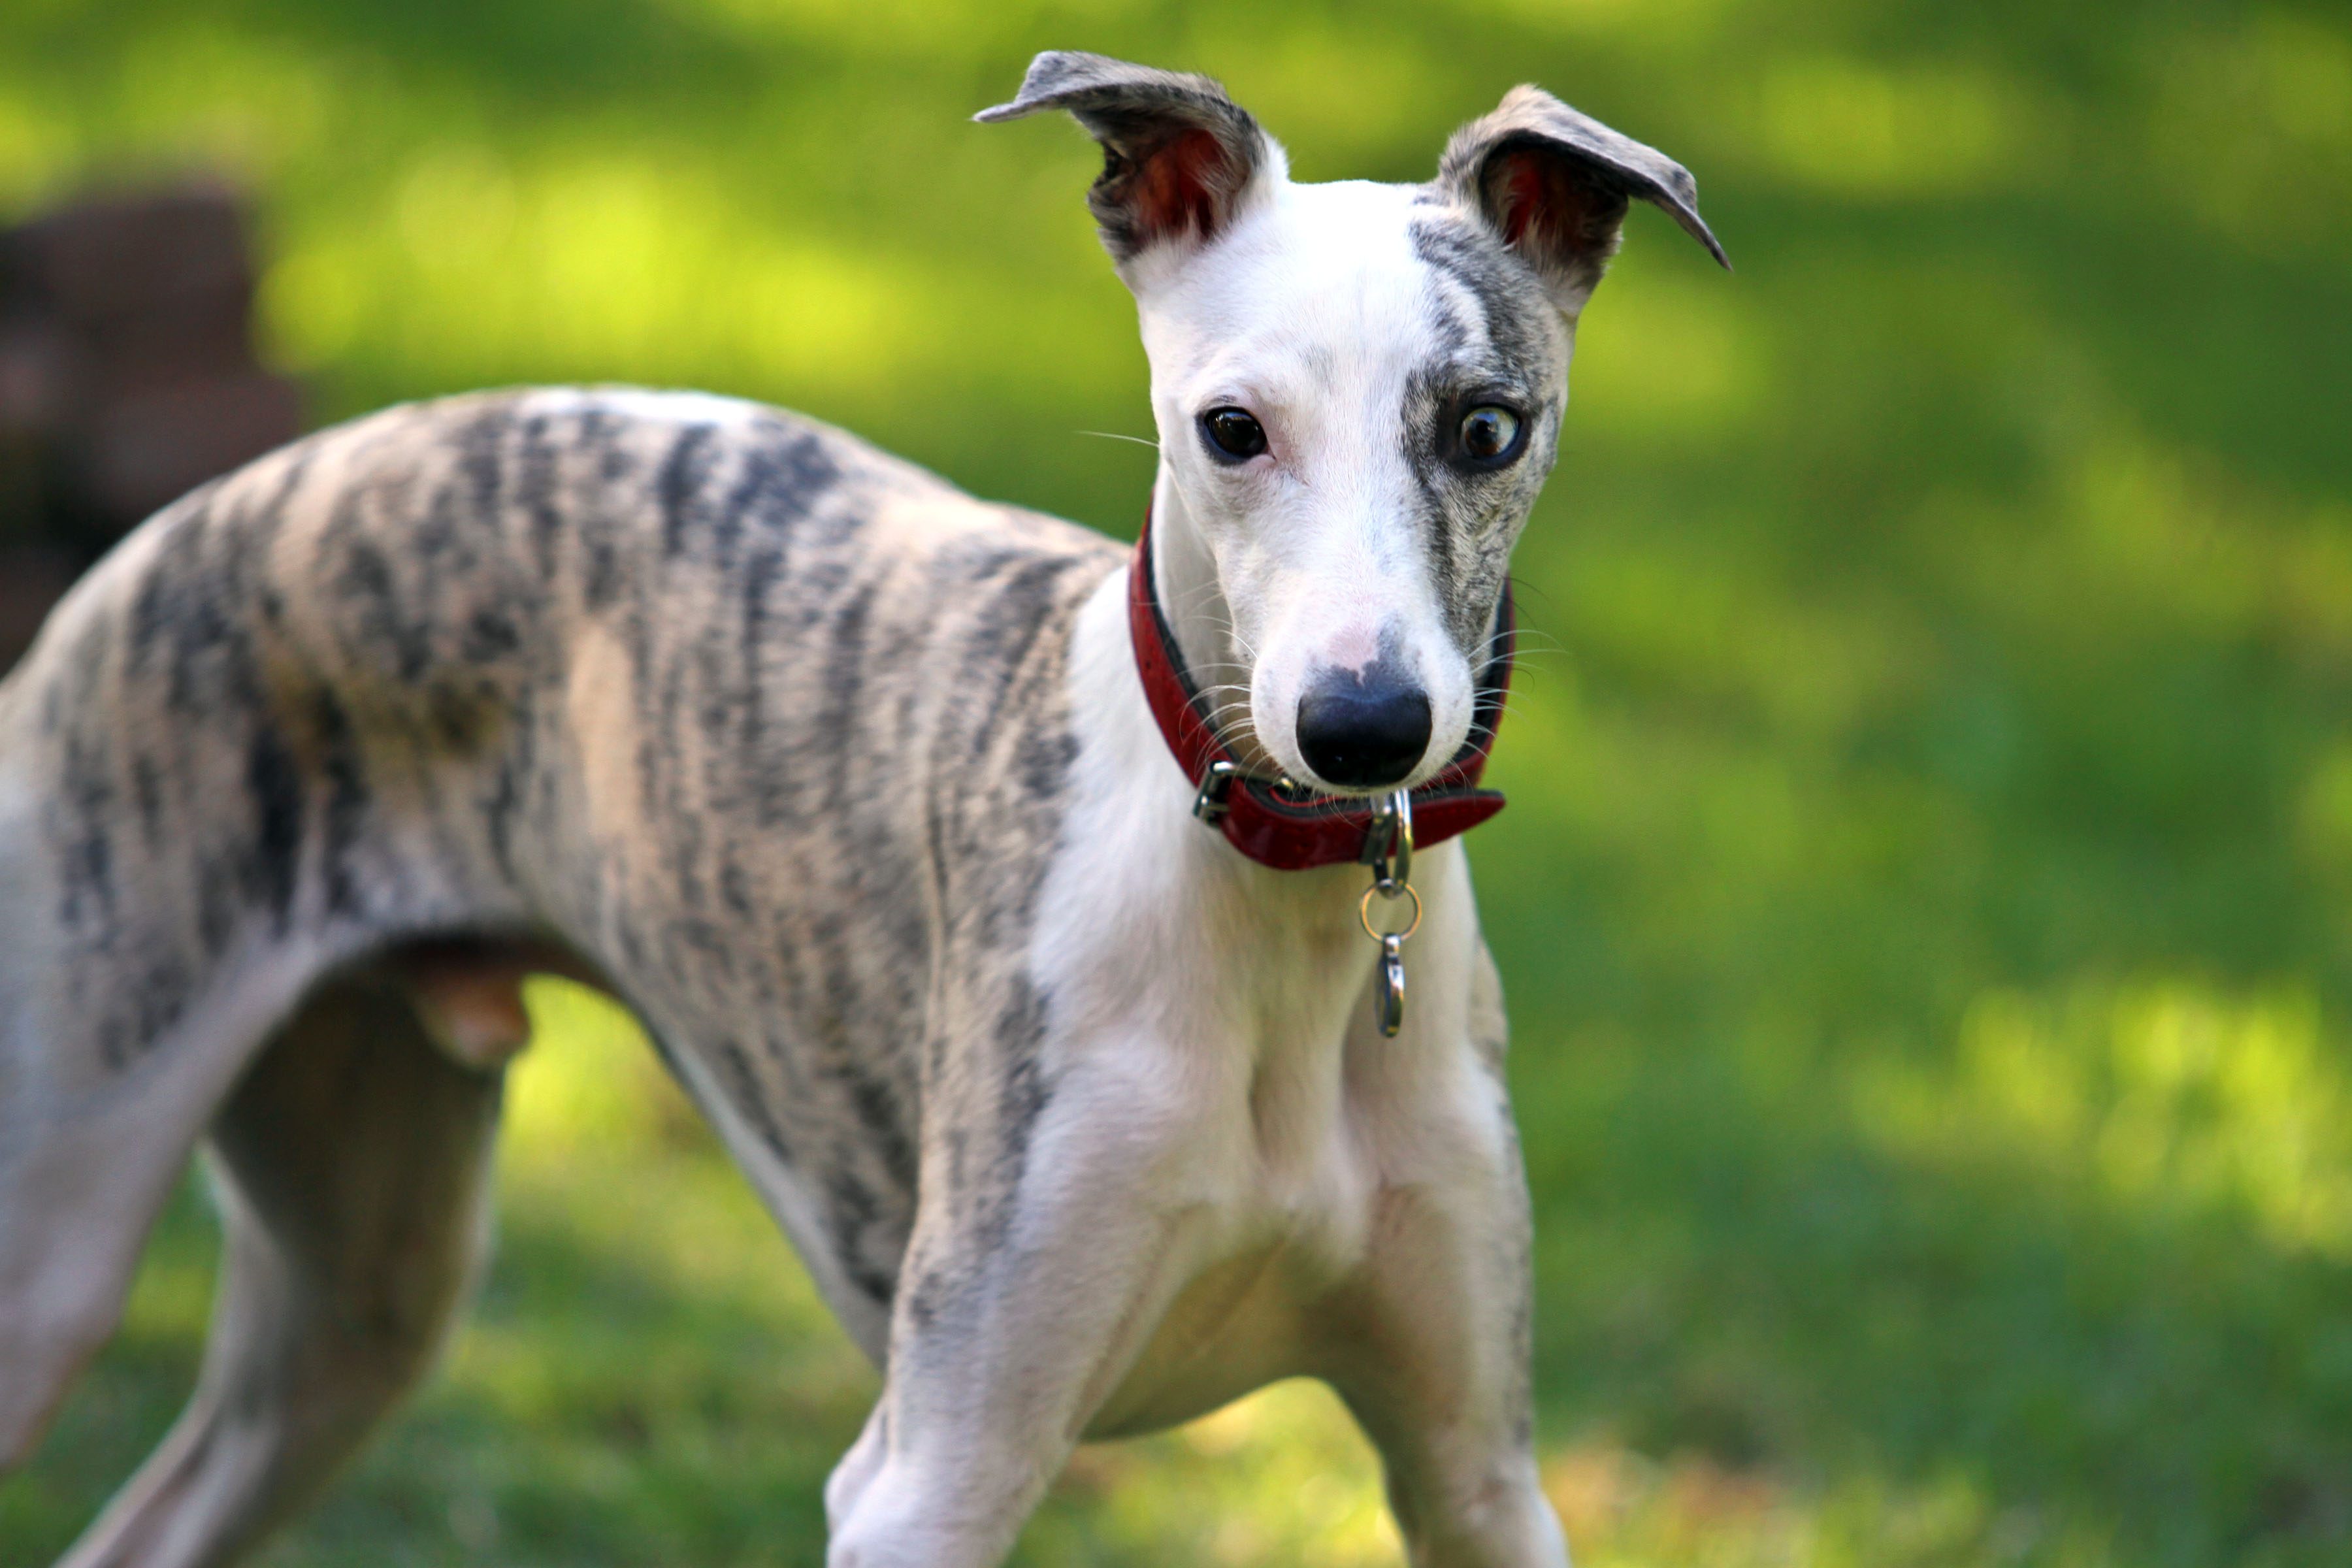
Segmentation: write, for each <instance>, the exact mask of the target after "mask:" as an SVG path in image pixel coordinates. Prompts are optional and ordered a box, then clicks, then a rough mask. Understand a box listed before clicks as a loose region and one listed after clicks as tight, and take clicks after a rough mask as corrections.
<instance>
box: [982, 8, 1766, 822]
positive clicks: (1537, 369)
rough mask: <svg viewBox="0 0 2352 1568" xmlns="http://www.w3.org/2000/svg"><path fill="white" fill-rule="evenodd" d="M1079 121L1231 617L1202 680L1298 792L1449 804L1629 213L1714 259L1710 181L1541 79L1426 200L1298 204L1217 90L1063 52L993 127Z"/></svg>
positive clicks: (1280, 164)
mask: <svg viewBox="0 0 2352 1568" xmlns="http://www.w3.org/2000/svg"><path fill="white" fill-rule="evenodd" d="M1052 108H1061V109H1067V110H1071V112H1073V113H1074V114H1076V116H1077V118H1078V120H1079V121H1080V122H1081V123H1083V124H1084V125H1086V126H1087V129H1088V130H1089V131H1091V132H1093V133H1094V134H1095V136H1096V137H1097V140H1099V141H1100V142H1102V143H1103V146H1104V150H1105V168H1104V173H1103V176H1102V178H1101V179H1100V180H1099V181H1097V184H1096V185H1095V188H1094V191H1093V192H1092V194H1091V196H1090V202H1091V205H1093V207H1094V210H1095V215H1096V217H1097V220H1098V221H1099V222H1100V224H1101V226H1102V231H1103V239H1104V243H1105V244H1106V245H1107V246H1108V248H1109V249H1110V252H1111V254H1112V257H1113V258H1114V259H1115V260H1116V261H1117V262H1118V268H1119V272H1120V275H1121V277H1123V278H1124V279H1126V280H1127V282H1128V285H1129V288H1130V289H1133V290H1134V293H1135V297H1136V300H1137V304H1138V307H1139V311H1140V314H1141V318H1142V328H1143V341H1144V346H1145V349H1146V351H1147V352H1148V353H1149V354H1150V361H1151V397H1152V410H1153V415H1154V417H1155V419H1156V421H1157V423H1158V426H1159V430H1160V464H1161V469H1162V473H1163V475H1164V476H1165V479H1166V480H1167V482H1168V483H1169V484H1170V485H1172V487H1173V490H1174V494H1175V497H1176V499H1177V500H1179V501H1180V502H1181V510H1182V511H1183V513H1184V516H1185V519H1186V520H1187V521H1188V522H1189V523H1190V525H1191V527H1192V531H1194V533H1195V534H1196V536H1197V538H1198V541H1199V542H1200V544H1201V545H1202V546H1203V547H1204V548H1205V550H1206V552H1207V555H1208V558H1209V565H1210V569H1211V570H1212V571H1213V577H1214V586H1215V587H1216V589H1217V590H1218V591H1219V596H1220V597H1221V598H1222V601H1223V612H1222V613H1223V616H1227V617H1229V624H1226V625H1223V626H1217V627H1215V628H1214V629H1215V631H1216V632H1217V633H1219V634H1221V635H1222V637H1223V648H1222V650H1221V655H1222V657H1221V659H1220V660H1219V663H1220V664H1221V666H1222V668H1212V669H1205V670H1199V671H1196V673H1197V674H1199V675H1201V676H1202V678H1203V679H1204V683H1206V684H1209V685H1210V686H1212V687H1213V689H1214V690H1215V691H1216V693H1217V694H1218V696H1219V698H1220V700H1219V701H1218V703H1217V706H1218V709H1219V710H1220V713H1221V715H1222V716H1223V721H1224V722H1225V724H1226V726H1227V728H1228V729H1229V730H1231V731H1236V738H1237V739H1239V740H1240V741H1241V742H1242V743H1243V744H1244V746H1246V745H1247V743H1248V742H1249V741H1250V740H1252V739H1254V741H1255V746H1256V747H1257V748H1258V749H1259V750H1261V751H1262V752H1264V753H1265V757H1266V758H1267V759H1268V760H1270V761H1271V762H1272V763H1274V764H1275V765H1276V766H1277V767H1279V768H1280V769H1281V770H1282V771H1283V772H1284V773H1286V774H1288V775H1289V776H1291V777H1292V778H1294V779H1297V780H1299V781H1301V782H1302V783H1307V784H1312V785H1314V786H1316V787H1318V788H1321V789H1325V790H1328V791H1331V792H1334V793H1360V792H1364V791H1370V790H1375V789H1389V788H1396V787H1399V786H1409V785H1412V784H1419V783H1421V782H1422V781H1423V780H1425V779H1427V778H1429V777H1430V776H1432V775H1433V774H1434V773H1437V772H1439V771H1440V770H1441V769H1443V768H1444V766H1445V764H1446V763H1447V761H1448V760H1449V759H1450V758H1451V757H1453V756H1454V753H1455V752H1457V751H1459V750H1460V748H1461V746H1462V744H1463V742H1464V741H1465V739H1466V737H1467V736H1468V733H1469V731H1470V726H1471V722H1472V719H1473V706H1474V698H1475V689H1476V683H1477V678H1478V675H1479V672H1480V671H1481V670H1482V669H1483V668H1484V667H1485V665H1486V659H1487V658H1488V655H1489V652H1490V648H1491V645H1492V641H1493V637H1494V635H1495V631H1496V612H1497V608H1498V605H1499V602H1500V599H1501V595H1502V591H1503V584H1504V579H1505V575H1506V574H1507V570H1508V563H1509V559H1510V552H1511V547H1512V545H1513V544H1514V543H1515V542H1517V538H1518V535H1519V531H1520V530H1521V529H1522V528H1523V527H1524V526H1525V525H1526V522H1527V518H1528V511H1529V510H1530V509H1531V508H1532V507H1533V506H1534V504H1535V499H1536V494H1537V492H1538V489H1540V488H1541V486H1542V484H1543V480H1544V477H1545V475H1546V474H1548V473H1549V471H1550V469H1551V465H1552V459H1553V458H1554V456H1555V454H1556V452H1557V449H1558V438H1559V421H1560V415H1561V412H1562V410H1563V408H1564V406H1565V405H1566V402H1567V394H1568V364H1569V357H1570V351H1571V349H1572V348H1573V345H1574V342H1575V325H1576V319H1577V315H1578V312H1579V311H1580V310H1581V309H1582V308H1583V304H1584V301H1585V299H1586V297H1587V296H1589V295H1590V293H1591V289H1592V286H1593V285H1594V284H1595V283H1596V282H1598V281H1599V279H1600V277H1601V269H1602V268H1603V267H1605V265H1606V264H1607V261H1608V258H1609V255H1610V253H1611V252H1612V250H1613V249H1614V248H1615V246H1616V241H1617V233H1618V227H1619V225H1620V223H1621V222H1622V218H1623V216H1624V213H1625V209H1626V204H1627V199H1628V197H1629V196H1638V197H1642V198H1643V199H1648V200H1653V201H1656V202H1658V203H1659V204H1660V205H1664V206H1665V207H1666V208H1667V209H1668V210H1669V211H1670V212H1673V213H1674V214H1675V216H1676V217H1677V218H1678V219H1679V220H1680V221H1682V222H1683V223H1684V226H1685V227H1686V228H1689V229H1690V230H1691V231H1692V232H1693V233H1694V234H1695V235H1696V236H1698V237H1700V238H1702V239H1703V240H1704V241H1705V243H1706V245H1707V246H1708V247H1709V248H1710V249H1715V243H1714V239H1713V237H1711V236H1709V235H1708V234H1707V233H1706V228H1705V226H1704V225H1702V224H1700V222H1699V220H1698V217H1697V215H1696V212H1695V211H1694V210H1693V209H1692V206H1691V201H1692V188H1691V182H1690V176H1689V175H1688V174H1685V173H1684V172H1683V171H1682V170H1681V169H1680V168H1679V167H1677V166H1676V165H1675V164H1673V163H1669V162H1668V161H1667V160H1666V159H1664V157H1662V156H1660V155H1659V154H1658V153H1654V152H1651V151H1650V150H1649V149H1647V148H1644V147H1641V146H1639V145H1638V144H1637V143H1634V142H1628V141H1626V140H1625V139H1624V138H1623V137H1621V136H1618V135H1616V134H1615V133H1614V132H1610V131H1609V130H1607V129H1606V128H1605V127H1602V126H1600V125H1598V124H1597V123H1596V122H1594V121H1590V120H1587V119H1585V118H1584V117H1583V116H1581V115H1579V114H1577V113H1576V111H1575V110H1570V109H1569V108H1568V107H1567V106H1566V105H1564V104H1561V103H1559V101H1558V100H1554V99H1552V98H1551V97H1549V95H1548V94H1545V93H1542V92H1540V91H1538V90H1537V89H1533V88H1519V89H1514V91H1513V92H1512V93H1511V94H1510V96H1509V97H1507V98H1506V99H1505V100H1504V101H1503V105H1502V107H1501V108H1500V109H1498V110H1496V112H1495V113H1494V114H1492V115H1489V116H1487V117H1486V119H1485V120H1482V121H1477V122H1476V123H1475V124H1473V125H1470V126H1467V127H1465V128H1464V130H1463V131H1462V132H1459V133H1458V134H1457V135H1456V136H1455V137H1454V141H1453V142H1452V143H1451V144H1450V145H1449V146H1448V147H1447V149H1446V152H1445V154H1444V158H1443V159H1442V160H1441V163H1440V167H1439V173H1438V177H1437V178H1436V179H1435V180H1434V181H1433V182H1431V183H1430V184H1426V185H1417V186H1415V185H1379V184H1364V183H1360V182H1358V183H1346V184H1327V185H1302V184H1292V183H1291V181H1290V179H1289V177H1288V174H1287V170H1286V166H1285V163H1284V159H1283V155H1282V152H1281V149H1280V148H1279V147H1277V146H1276V145H1275V143H1274V142H1272V141H1271V140H1270V139H1268V138H1267V137H1266V136H1265V133H1264V132H1261V131H1260V130H1259V129H1258V127H1257V125H1256V123H1255V121H1252V120H1251V119H1250V117H1249V116H1248V115H1247V114H1246V113H1244V111H1243V110H1240V109H1239V108H1237V107H1236V106H1234V104H1233V103H1232V102H1231V101H1230V100H1227V99H1226V98H1225V96H1224V94H1223V89H1219V88H1218V87H1217V86H1216V84H1215V83H1213V82H1211V81H1208V80H1207V79H1204V78H1200V77H1186V76H1175V75H1171V74H1170V73H1166V72H1160V71H1152V70H1146V69H1144V68H1139V67H1134V66H1128V65H1123V64H1121V63H1119V62H1118V61H1113V60H1106V59H1103V58H1100V57H1097V56H1091V55H1067V54H1055V55H1041V56H1040V57H1038V59H1037V61H1036V63H1035V64H1034V65H1033V66H1032V67H1031V68H1030V72H1029V77H1028V79H1027V80H1026V81H1025V82H1024V84H1023V87H1022V92H1021V97H1020V98H1019V100H1016V101H1015V102H1013V103H1012V104H1008V105H1005V106H1004V107H1003V108H1002V109H998V110H988V111H987V112H986V113H985V114H983V115H982V119H1003V118H1011V117H1012V116H1013V115H1016V114H1024V113H1030V112H1034V111H1035V110H1042V109H1052ZM1716 254H1717V256H1718V258H1719V257H1720V255H1721V252H1720V251H1719V250H1717V251H1716ZM1169 609H1170V612H1171V615H1172V616H1176V617H1177V618H1179V619H1180V620H1181V619H1183V618H1184V617H1186V616H1188V615H1190V614H1193V613H1196V612H1197V609H1198V606H1192V605H1181V604H1179V605H1170V606H1169ZM1244 694H1245V698H1246V700H1245V702H1244V700H1243V699H1244ZM1244 720H1245V721H1244Z"/></svg>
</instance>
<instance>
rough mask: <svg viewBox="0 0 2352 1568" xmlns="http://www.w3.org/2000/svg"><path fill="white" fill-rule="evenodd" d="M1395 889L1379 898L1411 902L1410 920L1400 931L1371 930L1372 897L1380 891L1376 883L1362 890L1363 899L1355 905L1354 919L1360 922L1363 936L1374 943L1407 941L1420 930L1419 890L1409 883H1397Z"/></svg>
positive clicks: (1379, 886)
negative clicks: (1401, 899) (1403, 899)
mask: <svg viewBox="0 0 2352 1568" xmlns="http://www.w3.org/2000/svg"><path fill="white" fill-rule="evenodd" d="M1397 889H1398V890H1397V891H1396V892H1394V893H1386V894H1382V895H1381V896H1382V897H1384V898H1391V899H1394V898H1406V899H1411V900H1412V921H1410V922H1409V923H1408V924H1407V925H1406V926H1405V928H1404V930H1402V931H1375V930H1373V929H1372V895H1373V894H1374V893H1378V892H1380V890H1381V885H1380V884H1379V883H1378V882H1375V883H1373V884H1372V885H1371V886H1370V887H1369V888H1366V889H1364V896H1363V898H1362V899H1361V900H1360V901H1359V902H1358V903H1357V905H1356V919H1357V920H1358V921H1360V922H1362V924H1363V928H1364V934H1365V935H1366V936H1368V937H1370V938H1371V939H1372V940H1373V941H1374V942H1383V943H1385V942H1389V941H1391V940H1394V941H1396V942H1404V941H1406V940H1407V939H1409V938H1410V937H1411V936H1412V933H1413V932H1415V931H1419V930H1420V929H1421V893H1420V891H1419V889H1415V888H1414V887H1413V885H1412V883H1411V882H1399V883H1398V884H1397Z"/></svg>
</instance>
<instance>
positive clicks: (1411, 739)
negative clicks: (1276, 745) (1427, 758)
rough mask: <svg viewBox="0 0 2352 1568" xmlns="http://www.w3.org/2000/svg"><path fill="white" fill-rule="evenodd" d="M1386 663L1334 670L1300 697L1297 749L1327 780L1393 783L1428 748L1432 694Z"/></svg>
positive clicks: (1354, 783)
mask: <svg viewBox="0 0 2352 1568" xmlns="http://www.w3.org/2000/svg"><path fill="white" fill-rule="evenodd" d="M1386 663H1387V661H1386V660H1385V659H1383V660H1381V661H1379V662H1378V663H1375V664H1374V665H1373V666H1372V667H1371V668H1370V669H1367V670H1363V671H1360V672H1359V671H1356V670H1333V671H1331V672H1329V673H1328V674H1327V675H1325V676H1324V677H1323V678H1322V679H1319V680H1318V681H1317V682H1316V683H1315V684H1314V685H1313V686H1312V687H1311V688H1309V689H1308V690H1307V695H1306V696H1305V697H1302V698H1300V699H1299V700H1298V750H1299V752H1300V753H1301V754H1302V755H1303V756H1305V757H1306V759H1307V766H1308V767H1310V768H1313V769H1314V770H1315V776H1316V777H1318V778H1319V779H1321V780H1323V781H1324V782H1325V783H1326V784H1342V785H1346V786H1349V787H1351V788H1355V789H1373V788H1377V787H1378V786H1380V785H1381V784H1394V783H1396V782H1397V780H1399V779H1401V778H1402V777H1404V776H1405V774H1407V773H1411V772H1412V770H1413V766H1414V764H1415V763H1419V762H1420V761H1421V757H1422V753H1423V752H1426V751H1427V750H1429V694H1428V693H1427V692H1424V691H1423V690H1422V689H1421V688H1420V687H1418V686H1415V685H1412V683H1411V682H1410V681H1408V680H1404V679H1397V678H1396V677H1394V676H1393V675H1392V674H1391V671H1390V670H1388V669H1384V668H1381V666H1382V665H1384V664H1386Z"/></svg>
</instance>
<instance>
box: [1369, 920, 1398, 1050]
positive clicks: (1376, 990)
mask: <svg viewBox="0 0 2352 1568" xmlns="http://www.w3.org/2000/svg"><path fill="white" fill-rule="evenodd" d="M1372 1021H1373V1022H1374V1023H1376V1024H1378V1025H1379V1026H1380V1030H1381V1037H1382V1038H1384V1039H1391V1040H1393V1039H1395V1038H1396V1036H1397V1031H1398V1030H1399V1029H1402V1028H1403V1027H1404V938H1402V937H1401V936H1384V937H1382V938H1381V972H1380V975H1379V977H1378V978H1377V979H1376V980H1375V981H1374V982H1373V985H1372Z"/></svg>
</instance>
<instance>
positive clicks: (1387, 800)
mask: <svg viewBox="0 0 2352 1568" xmlns="http://www.w3.org/2000/svg"><path fill="white" fill-rule="evenodd" d="M1364 863H1365V864H1366V865H1368V866H1370V868H1372V886H1373V887H1375V888H1377V889H1380V894H1381V897H1382V898H1384V899H1394V898H1399V897H1402V895H1403V893H1404V890H1405V884H1406V883H1408V882H1410V881H1412V793H1411V792H1410V791H1407V790H1401V789H1399V790H1391V791H1390V792H1389V793H1388V794H1386V795H1382V796H1381V804H1380V805H1379V807H1378V808H1377V809H1375V810H1374V811H1373V813H1372V820H1371V824H1370V826H1367V827H1366V828H1365V829H1364Z"/></svg>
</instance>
